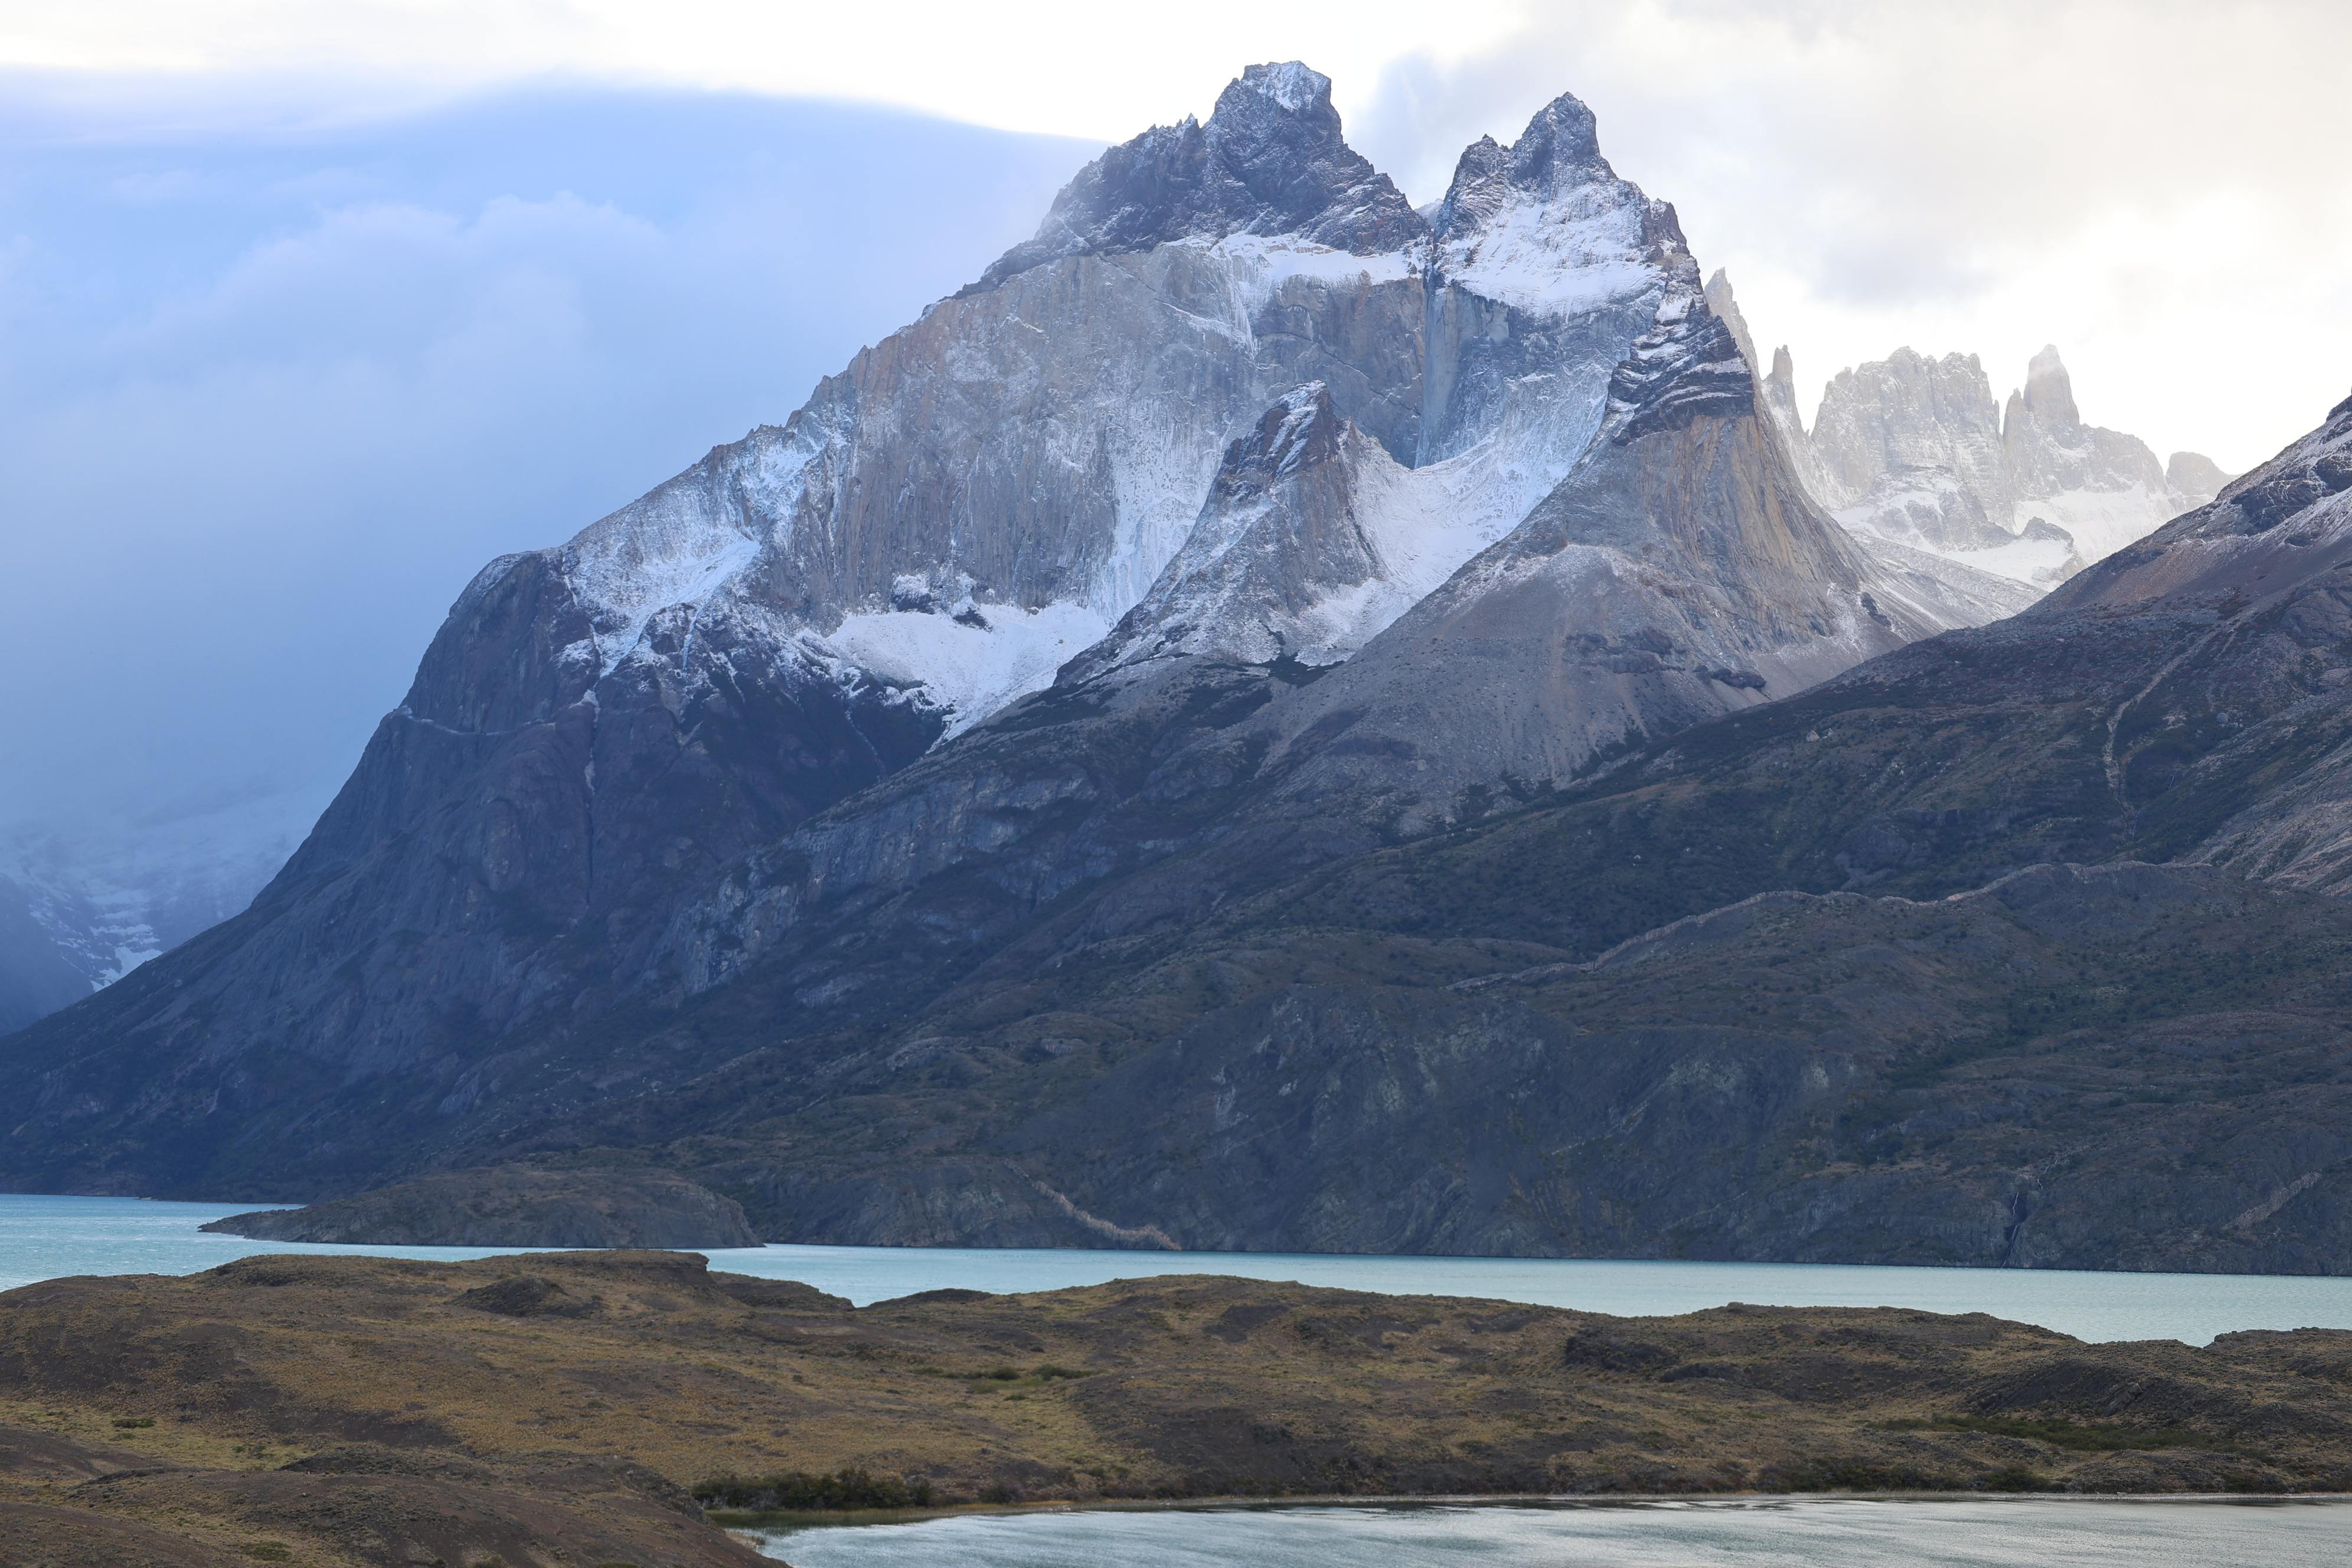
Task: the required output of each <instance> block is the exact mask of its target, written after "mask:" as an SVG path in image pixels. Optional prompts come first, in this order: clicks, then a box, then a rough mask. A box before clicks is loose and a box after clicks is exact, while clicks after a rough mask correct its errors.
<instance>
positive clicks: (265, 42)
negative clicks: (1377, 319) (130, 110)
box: [0, 0, 2352, 468]
mask: <svg viewBox="0 0 2352 1568" xmlns="http://www.w3.org/2000/svg"><path fill="white" fill-rule="evenodd" d="M0 58H12V59H14V60H16V61H18V62H22V63H26V64H47V65H60V66H73V67H79V68H97V69H119V68H161V69H168V70H172V71H178V72H189V73H202V72H217V71H231V70H238V71H258V72H267V73H276V74H281V75H284V74H291V75H296V76H301V75H309V76H311V77H313V78H314V79H324V78H327V77H334V78H337V79H339V80H340V81H341V82H344V83H348V82H349V81H351V80H352V79H355V78H364V79H366V80H367V82H368V83H369V84H370V90H371V91H372V92H373V93H375V94H380V95H383V96H386V97H397V96H398V95H400V94H402V93H407V92H417V91H430V90H435V89H448V88H452V87H457V86H460V85H465V84H479V83H484V82H493V81H501V80H511V79H516V78H519V77H529V76H534V75H541V74H546V73H564V74H570V75H574V76H580V77H587V78H592V79H627V80H635V81H648V80H650V81H659V82H662V83H666V84H670V85H681V86H697V87H700V86H723V87H730V88H741V89H756V90H759V91H764V92H781V93H798V94H808V93H817V94H826V95H831V96H835V97H843V98H852V99H865V100H875V101H879V102H887V103H892V104H898V105H903V106H907V107H911V108H916V109H919V110H924V111H927V112H929V113H932V114H937V115H941V116H946V117H949V118H951V119H958V120H964V121H971V122H973V123H977V124H982V125H990V126H997V127H1002V128H1006V129H1011V130H1019V131H1032V132H1052V133H1058V134H1065V135H1071V136H1081V137H1087V138H1092V139H1097V140H1114V139H1119V138H1123V137H1125V136H1128V135H1130V134H1132V133H1133V132H1136V131H1137V130H1139V129H1140V128H1141V127H1142V126H1143V125H1144V124H1146V123H1148V122H1152V121H1167V120H1173V119H1176V118H1178V117H1181V115H1183V114H1185V113H1188V112H1205V111H1206V110H1207V109H1208V107H1209V105H1210V104H1211V102H1212V101H1213V100H1214V98H1215V95H1216V92H1217V90H1218V89H1219V88H1220V87H1222V86H1223V83H1224V82H1225V80H1226V79H1228V78H1230V77H1231V76H1233V75H1234V72H1235V70H1236V69H1237V68H1238V67H1239V66H1241V65H1243V64H1245V63H1248V62H1250V61H1253V60H1258V59H1279V58H1303V59H1305V60H1307V62H1308V63H1309V64H1311V65H1313V66H1315V67H1317V68H1318V69H1321V70H1323V71H1325V72H1327V73H1328V74H1329V75H1330V76H1331V77H1332V78H1333V79H1334V80H1335V82H1336V83H1337V87H1336V91H1335V98H1336V99H1337V101H1338V103H1339V108H1340V110H1341V112H1342V113H1343V115H1345V116H1346V117H1347V119H1348V120H1349V125H1350V129H1351V132H1352V134H1353V137H1354V139H1355V140H1356V141H1357V142H1359V144H1360V145H1361V146H1362V147H1363V148H1364V149H1365V150H1366V151H1367V152H1368V153H1370V154H1371V155H1372V156H1373V157H1374V159H1375V161H1376V162H1378V163H1381V165H1382V166H1383V167H1385V168H1387V169H1389V170H1390V171H1391V173H1392V174H1396V175H1397V176H1398V178H1399V179H1400V181H1401V182H1402V184H1404V185H1405V186H1406V188H1407V189H1408V190H1409V191H1410V192H1411V193H1412V195H1413V197H1414V199H1415V200H1416V201H1422V200H1427V199H1429V198H1430V197H1432V196H1433V195H1438V194H1439V193H1440V192H1441V191H1442V190H1443V187H1444V181H1445V177H1446V175H1447V174H1449V173H1450V171H1451V167H1452V163H1453V160H1454V155H1455V154H1456V153H1458V152H1459V151H1460V149H1461V147H1462V145H1463V144H1464V143H1465V142H1467V141H1469V140H1470V139H1471V138H1472V137H1473V136H1475V135H1476V134H1478V133H1480V132H1489V133H1492V134H1494V135H1496V136H1497V137H1498V138H1500V139H1503V140H1508V139H1509V138H1510V137H1511V135H1512V133H1513V132H1516V131H1517V128H1518V127H1519V126H1520V125H1522V124H1524V123H1525V121H1526V119H1527V117H1528V114H1529V113H1531V112H1532V111H1533V110H1534V109H1535V108H1536V107H1538V105H1539V104H1541V103H1542V102H1543V101H1545V100H1548V99H1549V98H1550V97H1551V96H1552V95H1553V94H1555V93H1557V92H1559V91H1561V90H1572V91H1574V92H1576V93H1577V94H1578V95H1579V96H1580V97H1582V98H1583V99H1585V100H1587V101H1588V102H1589V103H1591V105H1592V106H1593V107H1594V109H1595V110H1597V111H1598V112H1599V114H1600V116H1601V135H1602V142H1603V149H1604V151H1606V152H1607V153H1609V155H1610V156H1611V157H1612V160H1613V161H1614V162H1615V163H1616V164H1617V166H1618V168H1619V171H1620V172H1621V173H1622V174H1625V175H1627V176H1628V177H1630V178H1633V179H1634V180H1636V181H1638V182H1640V183H1641V184H1643V186H1644V187H1645V188H1647V189H1648V190H1650V191H1651V192H1652V193H1653V194H1654V195H1661V196H1664V197H1665V198H1666V199H1668V200H1670V201H1673V202H1674V203H1675V204H1676V205H1677V207H1678V208H1679V209H1680V211H1681V213H1682V215H1683V219H1684V224H1685V229H1686V230H1687V232H1688V233H1689V236H1690V238H1691V242H1692V246H1693V247H1694V249H1695V250H1696V252H1697V253H1698V255H1699V258H1700V259H1701V261H1702V262H1703V263H1704V264H1706V265H1707V266H1709V267H1715V266H1724V267H1727V268H1730V269H1731V273H1732V276H1733V279H1734V280H1735V281H1736V282H1737V283H1738V286H1739V289H1740V292H1741V295H1742V297H1743V300H1744V301H1745V302H1747V304H1748V314H1749V316H1750V318H1751V320H1752V321H1753V322H1754V323H1755V325H1756V327H1757V330H1758V331H1759V333H1761V334H1762V335H1763V336H1764V337H1766V338H1767V339H1768V340H1772V341H1778V340H1781V339H1786V340H1788V341H1790V342H1791V344H1792V345H1793V347H1794V348H1795V350H1796V353H1797V356H1798V371H1799V375H1800V378H1801V382H1802V383H1803V384H1805V385H1806V387H1807V388H1808V401H1809V402H1810V401H1811V392H1812V390H1814V389H1817V387H1818V384H1819V383H1820V381H1821V380H1822V379H1824V378H1826V377H1827V375H1828V374H1830V373H1831V372H1832V371H1833V370H1834V369H1836V368H1837V367H1838V366H1840V365H1843V364H1845V363H1851V362H1853V361H1854V360H1857V359H1860V358H1864V357H1873V356H1875V355H1878V354H1881V353H1885V351H1886V350H1887V349H1888V348H1891V347H1892V346H1894V345H1895V343H1897V342H1910V343H1912V344H1914V345H1915V346H1916V347H1919V348H1921V349H1927V350H1934V351H1937V352H1942V351H1947V350H1951V349H1960V350H1969V351H1975V352H1978V353H1981V354H1982V355H1983V356H1984V359H1985V364H1986V369H1987V371H1988V372H1989V373H1990V374H1991V376H1992V378H1993V381H1994V384H1995V389H1996V391H1997V392H1998V391H2001V390H2005V389H2006V388H2007V387H2008V386H2010V385H2011V384H2014V383H2015V382H2017V381H2018V380H2019V379H2020V378H2021V375H2022V374H2023V369H2024V362H2025V360H2026V358H2027V357H2028V356H2029V355H2030V354H2031V353H2032V352H2033V350H2034V349H2036V348H2038V347H2039V346H2040V345H2041V344H2042V342H2057V343H2058V344H2059V345H2060V346H2061V347H2062V349H2063V350H2064V351H2065V352H2066V354H2067V359H2068V363H2069V364H2070V366H2071V367H2072V368H2073V370H2074V378H2075V385H2076V390H2077V394H2078V396H2079V399H2080V401H2081V402H2082V404H2083V406H2084V410H2085V412H2086V414H2088V415H2089V416H2091V417H2093V418H2095V419H2096V420H2098V421H2099V422H2101V423H2105V424H2109V425H2113V426H2117V427H2120V428H2124V429H2128V430H2131V431H2133V432H2134V433H2136V434H2138V435H2141V436H2143V437H2146V438H2147V440H2148V441H2149V442H2150V443H2151V444H2152V445H2154V446H2155V447H2157V448H2158V451H2159V452H2160V453H2161V452H2164V451H2168V450H2170V449H2171V448H2173V447H2183V446H2186V447H2200V448H2202V449H2204V450H2206V451H2207V452H2209V453H2210V454H2211V455H2212V456H2214V457H2215V458H2219V459H2220V460H2221V461H2222V462H2223V463H2224V464H2225V465H2227V466H2229V467H2231V468H2242V467H2244V466H2246V465H2248V464H2251V463H2252V462H2254V461H2257V460H2258V459H2260V458H2262V457H2263V456H2266V455H2267V454H2268V453H2270V452H2271V451H2273V450H2274V449H2275V448H2276V447H2278V446H2279V445H2281V444H2282V443H2283V442H2284V441H2285V440H2286V439H2287V438H2288V437H2291V436H2293V435H2294V434H2295V433H2297V432H2299V431H2301V430H2303V429H2304V428H2305V427H2306V426H2310V425H2311V424H2312V423H2313V422H2314V421H2315V417H2316V415H2317V413H2318V412H2319V411H2320V410H2322V409H2324V408H2325V407H2326V405H2328V404H2330V403H2332V402H2333V401H2335V400H2336V398H2338V397H2341V396H2342V395H2344V392H2345V390H2346V388H2347V384H2352V266H2347V261H2352V178H2347V175H2346V171H2345V168H2344V153H2343V137H2344V130H2343V115H2344V99H2343V95H2344V82H2345V76H2346V71H2347V61H2352V5H2346V4H2345V3H2344V0H2268V3H2265V0H2234V3H2229V4H2221V3H2216V0H2177V3H2168V0H2142V3H2133V0H2077V3H2074V4H2069V3H2068V0H1964V3H1963V0H1950V3H1937V0H1904V3H1901V4H1889V3H1886V0H1868V3H1859V0H1777V3H1776V0H1601V3H1585V0H1549V3H1546V4H1539V5H1520V4H1513V3H1509V0H1503V3H1495V0H1452V3H1449V4H1444V5H1431V4H1428V3H1427V0H1284V3H1283V4H1280V5H1265V4H1264V3H1263V0H1178V3H1175V4H1171V5H1152V6H1132V5H1103V4H1099V3H1098V0H1083V3H1081V0H1058V3H1055V0H1048V3H1025V4H1024V3H1022V0H1001V3H998V4H992V5H972V4H968V3H966V0H954V3H952V4H926V3H919V0H918V3H911V4H909V3H898V4H889V5H839V4H824V5H805V4H793V3H789V0H787V3H783V4H777V3H775V0H661V3H659V4H651V3H646V0H334V3H332V4H324V3H320V0H78V3H77V4H75V5H56V4H54V3H53V0H0ZM338 90H339V92H340V93H341V95H342V96H343V98H344V99H345V100H346V101H351V100H357V99H360V98H364V97H366V96H367V94H365V93H354V92H352V91H351V90H350V89H348V87H339V89H338Z"/></svg>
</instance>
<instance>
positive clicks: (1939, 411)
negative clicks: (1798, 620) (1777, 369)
mask: <svg viewBox="0 0 2352 1568" xmlns="http://www.w3.org/2000/svg"><path fill="white" fill-rule="evenodd" d="M1810 444H1811V448H1812V455H1813V459H1814V462H1813V466H1812V468H1811V471H1810V474H1809V479H1810V481H1811V483H1812V485H1813V486H1814V489H1815V493H1816V494H1818V495H1819V496H1820V497H1821V498H1822V500H1823V501H1824V502H1825V503H1826V504H1827V505H1828V506H1829V507H1830V508H1831V510H1832V512H1833V514H1834V515H1835V516H1836V517H1837V519H1838V521H1840V522H1842V523H1843V524H1844V525H1845V526H1846V527H1847V528H1848V529H1851V530H1852V531H1853V532H1854V533H1855V534H1856V535H1858V536H1860V537H1863V538H1865V539H1868V540H1870V541H1873V542H1874V543H1873V546H1872V548H1873V549H1874V551H1875V550H1877V549H1878V546H1877V543H1876V542H1890V543H1893V544H1896V545H1901V546H1905V547H1906V548H1907V549H1908V550H1910V551H1912V552H1926V553H1927V554H1929V555H1932V556H1935V557H1937V558H1938V559H1941V560H1944V561H1947V562H1950V563H1955V564H1958V565H1961V566H1964V567H1967V568H1969V569H1970V570H1971V571H1972V572H1977V573H1985V574H1993V575H1996V576H2000V577H2003V578H2007V579H2009V580H2011V581H2012V582H2016V583H2021V584H2028V585H2030V586H2032V587H2034V588H2039V589H2047V588H2049V587H2050V586H2052V585H2053V584H2057V583H2062V582H2064V581H2065V580H2066V579H2067V578H2069V577H2071V576H2073V575H2074V574H2075V573H2077V572H2080V571H2081V570H2082V569H2083V568H2084V566H2085V565H2087V564H2089V563H2091V562H2093V561H2096V560H2098V559H2100V558H2101V557H2102V556H2104V555H2105V554H2107V553H2108V552H2111V551H2114V550H2116V549H2117V548H2119V547H2120V546H2122V545H2124V544H2126V543H2128V542H2131V541H2132V540H2135V539H2137V538H2140V537H2142V536H2143V535H2145V534H2147V532H2148V531H2151V530H2153V529H2154V528H2156V527H2157V526H2158V524H2160V523H2162V522H2163V521H2165V520H2166V519H2167V518H2168V517H2171V516H2173V515H2175V514H2176V513H2178V512H2179V511H2181V510H2187V509H2188V508H2189V507H2192V506H2195V505H2197V504H2200V501H2201V500H2206V499H2210V496H2211V495H2212V493H2213V492H2214V491H2215V490H2217V489H2219V488H2220V482H2221V480H2222V476H2221V475H2220V473H2219V470H2218V469H2214V468H2212V465H2211V464H2210V462H2209V461H2207V460H2206V459H2204V458H2199V457H2197V456H2196V454H2194V453H2184V454H2181V455H2180V457H2181V458H2182V459H2183V460H2184V461H2183V462H2182V464H2181V466H2180V467H2179V474H2180V476H2181V478H2180V479H2179V480H2178V481H2176V479H2173V478H2172V477H2170V476H2168V474H2167V473H2166V472H2165V471H2164V470H2163V469H2162V468H2159V467H2158V464H2157V461H2156V458H2155V455H2154V454H2153V453H2151V452H2150V451H2148V449H2147V447H2146V446H2145V445H2144V444H2143V443H2141V442H2140V441H2139V440H2137V438H2135V437H2130V436H2126V435H2124V434H2122V433H2121V432H2118V431H2114V430H2105V429H2100V428H2098V427H2096V426H2087V425H2084V423H2083V420H2082V415H2081V412H2080V411H2079V410H2078V409H2077V408H2076V406H2075V404H2074V387H2073V384H2072V382H2071V380H2070V378H2069V377H2068V376H2067V374H2066V367H2065V365H2064V364H2063V363H2062V362H2061V361H2060V359H2059V356H2058V351H2057V350H2056V349H2054V348H2045V349H2043V350H2042V352H2041V353H2039V354H2036V355H2035V356H2034V358H2033V361H2032V364H2031V365H2030V366H2029V368H2028V372H2027V377H2026V384H2025V385H2024V387H2022V388H2021V389H2020V390H2019V391H2016V392H2013V393H2011V395H2010V397H2009V401H2008V405H2007V408H2006V410H2005V411H2004V410H2001V409H1999V408H1997V407H1996V405H1995V404H1994V402H1993V397H1992V391H1991V387H1990V384H1989V383H1988V382H1987V381H1986V379H1985V374H1984V371H1983V368H1982V366H1981V365H1979V363H1978V362H1977V360H1976V357H1975V356H1974V355H1968V356H1962V355H1959V354H1948V355H1946V356H1945V357H1944V358H1943V359H1941V360H1931V359H1928V358H1927V357H1926V356H1924V355H1922V354H1918V353H1914V352H1913V351H1912V350H1910V349H1907V348H1905V349H1897V350H1896V351H1895V353H1893V354H1891V355H1889V356H1888V357H1887V358H1886V359H1884V360H1878V361H1874V362H1872V363H1868V364H1863V365H1858V366H1855V367H1854V368H1853V369H1851V370H1846V371H1841V372H1839V373H1838V375H1837V377H1836V378H1835V379H1834V380H1832V382H1831V383H1830V384H1829V386H1828V387H1827V388H1826V389H1825V390H1824V392H1823V394H1822V405H1821V410H1820V412H1819V414H1818V415H1817V416H1816V417H1815V421H1814V426H1813V430H1812V435H1811V443H1810ZM2209 487H2210V488H2209ZM1879 553H1881V554H1882V555H1884V554H1885V552H1883V551H1880V552H1879ZM1889 559H1890V560H1891V559H1892V557H1889Z"/></svg>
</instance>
